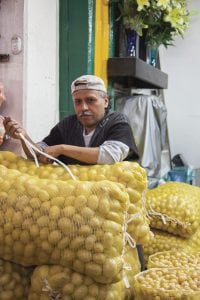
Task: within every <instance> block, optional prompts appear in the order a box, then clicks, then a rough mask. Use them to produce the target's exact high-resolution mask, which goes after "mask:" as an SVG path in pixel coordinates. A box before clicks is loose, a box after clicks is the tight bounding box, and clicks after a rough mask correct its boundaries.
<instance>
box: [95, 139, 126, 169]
mask: <svg viewBox="0 0 200 300" xmlns="http://www.w3.org/2000/svg"><path fill="white" fill-rule="evenodd" d="M128 153H129V147H128V146H127V145H126V144H124V143H122V142H119V141H112V140H110V141H105V142H104V143H103V144H102V145H101V146H99V156H98V160H97V164H99V165H106V164H107V165H111V164H113V163H115V162H118V161H122V160H124V159H125V158H126V157H127V156H128Z"/></svg>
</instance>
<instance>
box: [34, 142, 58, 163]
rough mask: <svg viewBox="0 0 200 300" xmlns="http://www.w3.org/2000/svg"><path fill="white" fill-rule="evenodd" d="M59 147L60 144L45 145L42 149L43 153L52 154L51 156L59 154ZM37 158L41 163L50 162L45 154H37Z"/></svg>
mask: <svg viewBox="0 0 200 300" xmlns="http://www.w3.org/2000/svg"><path fill="white" fill-rule="evenodd" d="M61 147H62V145H56V146H49V147H46V148H45V149H44V153H46V154H48V155H50V156H52V157H55V158H56V157H58V156H59V155H61V154H62V153H61ZM39 160H40V161H41V162H43V163H52V160H51V159H49V158H47V157H46V156H44V155H42V154H40V156H39Z"/></svg>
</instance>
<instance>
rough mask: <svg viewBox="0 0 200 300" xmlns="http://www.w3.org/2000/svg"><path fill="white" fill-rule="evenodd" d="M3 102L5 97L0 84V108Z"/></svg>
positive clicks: (0, 83)
mask: <svg viewBox="0 0 200 300" xmlns="http://www.w3.org/2000/svg"><path fill="white" fill-rule="evenodd" d="M4 101H6V96H5V94H4V86H3V83H2V82H0V106H1V104H2V103H3V102H4Z"/></svg>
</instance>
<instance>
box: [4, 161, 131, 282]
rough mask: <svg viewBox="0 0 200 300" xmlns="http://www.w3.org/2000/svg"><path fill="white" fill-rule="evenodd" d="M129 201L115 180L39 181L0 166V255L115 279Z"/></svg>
mask: <svg viewBox="0 0 200 300" xmlns="http://www.w3.org/2000/svg"><path fill="white" fill-rule="evenodd" d="M128 205H129V197H128V194H127V193H126V191H125V189H124V187H123V186H122V185H120V184H117V183H113V182H110V181H100V182H82V181H78V180H77V181H76V180H71V181H67V182H64V181H59V180H49V179H39V178H37V177H34V176H29V175H26V174H22V173H20V172H18V171H17V170H11V169H7V168H6V167H4V166H0V207H1V210H0V257H1V258H3V259H6V260H9V261H13V262H16V263H19V264H22V265H24V266H30V265H42V264H59V265H63V266H67V267H70V268H72V269H73V270H74V271H76V272H80V273H83V274H86V275H88V276H92V277H93V278H94V279H95V280H96V281H99V282H103V283H107V282H115V281H118V280H120V279H121V276H122V269H123V257H122V252H123V247H124V243H125V231H124V228H125V227H124V224H125V215H126V212H127V209H128Z"/></svg>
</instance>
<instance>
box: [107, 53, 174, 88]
mask: <svg viewBox="0 0 200 300" xmlns="http://www.w3.org/2000/svg"><path fill="white" fill-rule="evenodd" d="M107 72H108V77H109V78H112V79H113V80H114V81H115V82H117V83H121V84H123V85H124V86H126V87H136V88H156V89H166V88H167V85H168V75H167V74H166V73H164V72H162V71H160V70H159V69H157V68H155V67H153V66H151V65H148V64H147V63H146V62H144V61H143V60H141V59H138V58H135V57H113V58H109V59H108V64H107Z"/></svg>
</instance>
